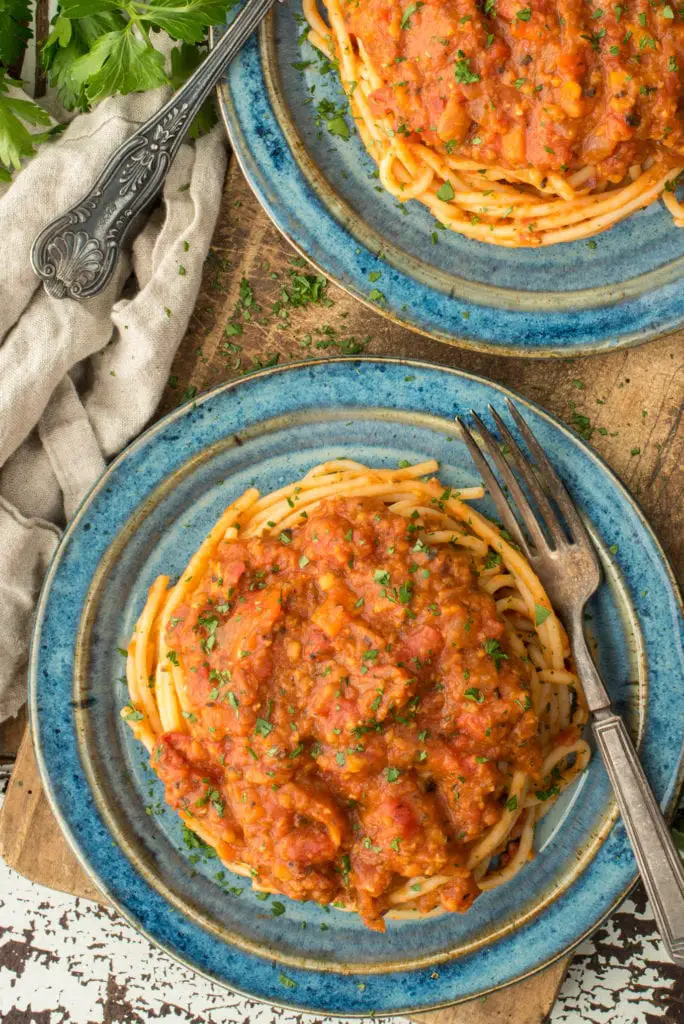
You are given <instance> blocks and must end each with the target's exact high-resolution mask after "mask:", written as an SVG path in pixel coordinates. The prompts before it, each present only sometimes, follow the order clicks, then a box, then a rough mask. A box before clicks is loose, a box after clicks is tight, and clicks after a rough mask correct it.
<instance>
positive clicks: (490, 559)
mask: <svg viewBox="0 0 684 1024" xmlns="http://www.w3.org/2000/svg"><path fill="white" fill-rule="evenodd" d="M497 565H501V555H500V554H499V553H498V552H497V551H488V552H487V555H486V557H485V560H484V567H485V569H494V568H496V566H497Z"/></svg>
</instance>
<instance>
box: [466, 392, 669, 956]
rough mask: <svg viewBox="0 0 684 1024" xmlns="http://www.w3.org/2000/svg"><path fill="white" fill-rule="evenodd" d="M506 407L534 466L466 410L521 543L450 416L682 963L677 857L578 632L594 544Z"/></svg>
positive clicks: (595, 572) (591, 582) (479, 459)
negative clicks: (559, 633)
mask: <svg viewBox="0 0 684 1024" xmlns="http://www.w3.org/2000/svg"><path fill="white" fill-rule="evenodd" d="M508 409H509V411H510V413H511V416H512V417H513V419H514V420H515V422H516V424H517V426H518V429H519V430H520V433H521V435H522V437H523V438H524V440H525V443H526V445H527V447H528V449H529V451H530V452H531V453H532V455H533V457H534V461H535V469H533V468H532V465H531V464H530V463H529V462H528V460H527V459H526V458H525V456H524V454H523V452H522V450H521V448H520V447H519V445H518V443H517V442H516V440H515V438H514V437H513V435H512V434H511V432H510V430H509V429H508V427H507V426H506V424H505V423H504V422H503V420H502V419H501V417H500V416H499V414H498V413H497V412H496V410H495V409H493V408H492V406H491V405H490V406H489V411H490V414H491V416H492V418H493V419H494V422H495V423H496V426H497V429H498V431H499V433H500V435H501V438H502V440H503V441H504V443H505V445H506V446H507V448H506V449H505V450H506V457H504V455H503V453H502V451H501V449H500V447H499V444H498V443H497V441H496V439H495V438H494V437H493V436H492V434H491V433H490V431H489V430H488V429H487V427H486V426H485V424H484V423H483V422H482V420H481V419H480V417H479V416H478V415H477V414H476V413H475V412H472V417H473V419H474V420H475V422H476V424H477V427H478V430H479V432H480V436H481V438H482V443H483V447H484V449H485V451H486V452H487V454H488V455H489V456H490V458H491V459H492V461H493V462H494V463H495V464H496V466H497V468H498V470H499V472H500V473H501V476H502V478H503V480H504V482H505V484H506V486H507V488H508V490H509V491H510V494H511V496H512V498H513V500H514V502H515V505H516V506H517V509H518V516H519V518H520V520H521V521H522V523H523V524H524V526H525V528H526V530H527V532H528V535H529V538H530V540H531V543H528V540H527V538H526V537H525V535H524V534H523V531H522V530H521V528H520V525H519V523H518V519H517V518H516V516H515V515H514V513H513V510H512V508H511V506H510V504H509V502H508V499H507V497H506V495H505V494H504V491H503V490H502V488H501V486H500V485H499V482H498V481H497V479H496V477H495V476H494V473H493V472H492V470H491V468H490V466H489V464H488V462H487V461H486V460H485V458H484V456H483V455H482V452H481V451H480V449H479V448H478V446H477V444H476V442H475V440H474V438H473V436H472V434H471V433H470V431H469V430H468V428H467V427H466V425H465V424H464V423H463V421H462V420H461V418H460V417H457V420H458V424H459V426H460V428H461V430H462V432H463V439H464V441H465V443H466V445H467V447H468V451H469V452H470V454H471V456H472V459H473V461H474V463H475V465H476V466H477V468H478V470H479V471H480V473H481V474H482V479H483V481H484V483H485V486H486V487H487V488H488V489H489V492H490V494H491V496H492V499H493V501H494V503H495V505H496V507H497V509H498V511H499V515H500V516H501V518H502V520H503V523H504V526H505V527H506V529H507V530H508V532H509V534H510V535H511V536H512V537H513V539H514V541H515V543H516V544H518V545H519V547H520V548H521V549H522V550H523V552H524V553H525V556H526V557H527V558H528V560H529V562H530V564H531V565H532V567H533V568H534V570H535V572H536V573H537V575H538V576H539V578H540V580H541V582H542V583H543V585H544V587H545V588H546V592H547V593H548V595H549V598H550V599H551V603H552V604H553V606H554V608H555V609H556V611H557V612H558V613H559V615H560V617H561V619H562V620H563V623H564V625H565V627H566V629H567V630H568V635H569V638H570V643H571V645H572V652H573V655H574V658H575V664H576V666H577V671H578V673H579V677H580V679H581V680H582V686H583V688H584V693H585V695H586V698H587V704H588V706H589V710H590V712H591V713H592V716H593V717H592V727H593V731H594V735H595V737H596V743H597V745H598V748H599V750H600V751H601V756H602V758H603V761H604V764H605V766H606V769H607V770H608V775H609V776H610V781H611V783H612V785H613V790H614V791H615V796H616V799H617V802H618V806H619V808H620V812H621V814H622V819H623V821H624V824H625V828H626V829H627V833H628V835H629V838H630V841H631V843H632V848H633V850H634V853H635V856H636V859H637V864H638V866H639V870H640V872H641V877H642V878H643V880H644V885H645V886H646V891H647V892H648V896H649V899H650V901H651V906H652V907H653V913H654V914H655V918H656V921H657V923H658V927H659V929H660V934H661V936H662V939H663V942H664V944H665V948H666V950H667V952H668V954H669V955H670V957H671V958H672V960H673V961H674V962H675V963H677V964H682V965H684V865H683V864H682V860H681V858H680V856H679V854H678V852H677V849H676V848H675V845H674V843H673V841H672V838H671V836H670V832H669V829H668V827H667V824H666V822H665V819H664V818H663V815H662V814H661V812H660V808H659V807H658V803H657V801H656V799H655V797H654V795H653V793H652V791H651V788H650V786H649V784H648V780H647V778H646V776H645V774H644V770H643V768H642V767H641V764H640V762H639V759H638V757H637V754H636V751H635V750H634V746H633V744H632V741H631V739H630V737H629V734H628V732H627V729H626V727H625V723H624V722H623V720H622V718H621V717H620V716H619V715H616V714H615V712H614V711H613V709H612V706H611V701H610V697H609V696H608V692H607V690H606V688H605V686H604V685H603V681H602V680H601V677H600V675H599V673H598V671H597V669H596V665H595V664H594V661H593V658H592V657H591V655H590V653H589V649H588V647H587V642H586V639H585V636H584V628H583V624H582V623H583V610H584V606H585V604H586V602H587V601H588V599H589V598H590V597H591V595H592V594H593V593H594V592H595V591H596V590H597V588H598V586H599V583H600V582H601V567H600V565H599V561H598V558H597V556H596V551H595V550H594V546H593V544H592V541H591V538H590V537H589V534H588V533H587V530H586V528H585V526H584V523H583V522H582V520H581V519H580V517H579V514H578V512H577V509H576V508H575V506H574V504H573V502H572V499H571V498H570V495H569V494H568V492H567V490H566V489H565V486H564V484H563V483H562V481H561V479H560V477H559V476H558V474H557V473H556V471H555V469H554V468H553V466H552V465H551V462H550V461H549V459H548V457H547V456H546V454H545V453H544V451H543V449H542V448H541V446H540V445H539V443H538V441H537V440H536V438H535V437H534V435H533V434H532V431H531V430H530V428H529V427H528V426H527V424H526V423H525V421H524V420H523V418H522V416H521V415H520V413H519V412H518V411H517V409H516V408H515V406H514V405H513V403H512V402H510V401H508ZM511 464H512V465H513V466H514V467H515V469H516V470H517V473H518V474H519V475H520V478H521V479H522V480H523V481H524V484H525V486H526V488H527V490H528V491H529V493H530V494H531V496H532V498H533V500H534V502H535V504H536V506H537V509H538V515H539V518H538V515H537V513H535V511H534V509H533V508H532V506H531V504H530V502H529V501H528V500H527V497H526V495H525V493H524V491H523V489H522V487H521V486H520V483H519V482H518V478H517V477H516V475H515V474H514V473H513V470H512V468H511ZM547 495H549V496H550V497H551V498H552V499H553V501H554V502H555V503H556V505H557V506H558V508H559V509H560V512H561V514H562V515H563V517H564V519H565V523H566V525H567V527H568V529H569V533H570V536H568V534H567V533H566V531H565V530H564V529H563V526H562V523H561V521H560V520H559V517H558V515H557V514H556V512H555V510H554V508H553V506H552V505H551V502H550V501H549V498H548V497H547ZM540 520H541V522H540ZM542 524H543V525H542ZM547 536H548V538H550V540H549V539H547Z"/></svg>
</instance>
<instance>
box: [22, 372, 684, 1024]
mask: <svg viewBox="0 0 684 1024" xmlns="http://www.w3.org/2000/svg"><path fill="white" fill-rule="evenodd" d="M330 364H349V365H358V364H392V365H398V366H402V367H406V368H417V369H425V370H428V371H438V372H439V373H447V374H449V375H451V376H455V377H461V378H466V379H468V380H472V381H474V382H477V383H478V384H485V385H486V386H488V387H493V388H494V389H495V390H497V391H499V392H500V393H501V394H502V395H505V396H506V395H508V396H511V397H513V398H514V399H515V400H516V401H518V402H520V403H521V404H522V405H523V406H527V407H529V408H531V409H532V410H533V411H534V412H535V413H537V414H538V415H540V416H541V417H542V418H544V419H546V420H547V421H549V422H550V423H551V424H552V425H553V426H554V427H555V428H557V429H560V431H561V432H562V433H563V434H565V435H566V437H568V438H569V439H570V440H571V441H572V442H573V443H575V444H577V445H579V446H580V448H582V449H583V450H584V452H585V453H586V454H587V455H588V456H589V457H590V458H591V459H593V460H594V462H595V463H596V464H597V465H598V467H599V469H600V470H601V471H602V472H603V473H604V474H605V475H606V476H607V477H608V478H609V480H610V481H611V483H612V484H613V486H614V487H617V489H618V490H619V491H620V492H621V494H622V496H623V497H624V498H625V499H626V500H627V501H628V503H629V504H630V505H631V506H632V508H633V510H634V512H635V514H636V515H637V517H638V519H639V522H640V525H641V527H642V528H643V529H645V530H646V531H647V533H648V534H649V536H650V540H651V542H652V543H653V545H654V548H655V551H656V554H657V556H658V559H659V561H660V564H661V565H662V567H663V568H664V570H665V574H666V577H667V580H668V583H669V585H670V591H671V594H672V597H673V598H674V602H675V605H676V609H677V613H678V615H679V617H680V618H681V619H682V621H683V622H684V599H683V597H682V593H681V590H680V587H679V584H678V582H677V579H676V576H675V574H674V570H673V567H672V565H671V563H670V560H669V557H668V555H667V553H666V552H665V551H664V549H663V547H662V544H661V543H660V540H659V538H658V536H657V535H656V533H655V531H654V530H653V528H652V527H651V525H650V523H649V521H648V519H647V517H646V515H645V513H644V511H643V509H642V508H641V506H640V504H639V502H638V501H637V500H636V498H635V497H634V496H633V495H632V494H631V493H630V492H629V491H628V489H627V487H626V486H625V484H623V482H622V481H621V480H620V478H619V476H618V475H617V474H616V473H615V471H614V470H612V469H611V467H610V466H609V465H608V464H607V463H606V462H605V460H604V459H603V457H602V456H601V455H600V454H599V453H598V452H597V451H596V450H595V449H594V448H593V447H592V446H591V445H589V444H587V443H586V442H585V441H584V440H583V439H582V438H580V437H579V436H578V435H577V434H575V433H574V432H573V431H572V430H571V429H570V428H569V427H568V426H567V425H566V424H564V423H563V422H562V421H561V420H559V419H557V418H556V417H555V415H554V414H552V413H551V412H549V411H548V410H546V409H544V408H543V407H542V406H540V405H538V403H536V402H535V401H533V400H531V399H528V398H526V397H525V396H523V395H521V394H520V393H519V392H518V391H516V390H515V389H513V388H509V387H508V386H507V385H504V384H500V383H498V382H497V381H494V380H491V379H489V378H487V377H484V376H482V375H480V374H476V373H472V372H470V371H467V370H463V369H460V368H458V367H450V366H445V365H443V364H440V363H437V362H434V361H432V360H427V359H410V358H402V357H398V356H337V357H331V358H317V359H310V360H298V361H296V362H292V363H286V364H283V365H281V366H274V367H268V368H265V369H262V370H257V371H255V372H253V373H249V374H245V375H244V376H243V377H239V378H236V379H233V380H230V381H225V382H224V383H222V384H218V385H217V386H215V387H213V388H211V389H209V390H207V391H205V392H203V393H202V394H200V395H198V396H197V397H196V399H193V400H190V401H188V402H185V403H183V404H182V405H180V406H178V407H177V408H176V409H172V410H171V411H170V412H168V413H166V414H165V415H164V416H163V417H161V418H160V419H158V420H157V421H156V422H154V423H153V424H151V425H150V426H149V427H148V428H146V429H145V430H144V431H143V432H142V433H141V434H139V435H138V436H137V437H136V438H135V439H134V440H133V441H132V442H130V444H128V445H127V446H126V447H125V448H124V449H123V450H122V451H121V452H120V453H119V454H118V455H117V456H116V457H115V458H114V459H113V460H112V461H111V462H110V463H109V465H108V466H107V467H106V468H105V470H104V472H103V473H102V474H101V476H100V477H98V479H97V480H96V481H95V482H94V484H93V485H92V487H91V488H90V489H89V490H88V492H87V493H86V494H85V495H84V497H83V499H82V500H81V502H80V504H79V505H78V507H77V509H76V511H75V512H74V514H73V516H72V518H71V519H70V521H69V523H68V524H67V526H66V528H65V530H64V532H63V534H62V536H61V538H60V541H59V543H58V545H57V547H56V549H55V551H54V553H53V555H52V558H51V560H50V564H49V566H48V569H47V571H46V574H45V577H44V580H43V583H42V586H41V590H40V594H39V598H38V601H37V603H36V610H35V618H34V625H33V628H32V632H31V641H30V649H29V664H28V703H29V727H30V733H31V739H32V743H33V749H34V753H35V757H36V763H37V765H38V769H39V774H40V778H41V782H42V784H43V788H44V791H45V794H46V796H47V799H48V803H49V805H50V809H51V811H52V813H53V814H54V816H55V818H56V820H57V822H58V824H59V826H60V829H61V831H62V834H63V835H64V837H65V838H66V840H67V842H68V844H69V847H70V849H71V850H72V852H73V853H74V854H75V856H76V858H77V860H78V862H79V864H80V865H81V867H83V869H84V870H85V872H86V873H87V875H88V877H89V878H90V879H91V880H92V881H93V882H94V883H95V885H96V886H97V888H98V889H99V890H100V891H101V892H102V893H103V895H105V896H106V898H107V899H108V900H109V901H110V902H111V904H112V905H113V906H114V908H115V909H116V910H117V912H118V913H120V914H121V916H122V917H123V918H124V919H125V920H126V921H127V922H128V923H129V924H131V925H132V927H134V928H135V930H136V931H137V932H139V933H140V934H142V935H144V936H145V937H146V938H147V939H148V941H149V942H151V943H152V945H154V946H155V947H156V948H158V949H160V950H162V951H163V952H164V953H165V954H167V955H168V956H170V957H171V958H172V959H174V960H175V961H176V962H178V963H180V964H182V965H183V966H184V967H187V968H189V969H190V970H192V971H194V972H195V973H196V974H200V975H201V976H202V977H204V978H206V979H208V980H209V981H211V982H214V983H216V984H219V985H221V986H223V987H224V988H226V989H228V990H229V991H234V992H237V993H238V994H240V995H243V996H244V997H245V998H248V999H251V1000H253V1001H256V1002H261V1003H265V1004H266V1005H273V1006H278V1007H281V1008H284V1009H293V1010H296V1011H299V1012H308V1013H314V1014H315V1013H321V1012H323V1013H325V1014H327V1015H329V1016H331V1017H349V1018H361V1017H366V1016H368V1015H369V1013H370V1009H371V1007H369V1008H368V1010H366V1009H363V1010H359V1011H355V1010H345V1011H344V1012H339V1011H332V1010H330V1009H329V1008H327V1007H320V1008H316V1007H315V1006H313V1005H302V1004H301V1003H297V1002H295V1001H289V1000H288V999H286V998H273V997H271V996H269V997H268V999H263V998H261V997H259V996H255V995H254V994H253V993H252V992H250V991H248V990H246V989H244V988H241V987H239V986H237V985H234V984H229V983H228V982H226V981H225V980H224V979H223V978H222V977H220V976H218V974H216V973H215V972H214V971H212V970H210V969H208V968H203V967H199V966H197V964H196V963H194V962H192V960H191V959H190V958H189V957H187V956H185V955H184V954H183V953H182V952H180V951H179V950H178V949H175V948H173V947H171V946H170V944H169V942H168V941H167V940H165V939H160V938H158V937H156V936H153V935H152V934H151V933H150V931H149V930H148V928H147V927H145V926H144V925H143V924H142V923H141V922H140V921H139V920H137V919H136V917H135V914H134V913H133V911H131V910H129V909H128V908H127V907H125V906H123V905H122V904H121V902H120V901H119V899H118V898H117V897H115V896H114V895H112V892H111V887H110V885H109V883H108V882H106V881H103V879H102V878H101V877H100V875H99V874H98V872H97V869H96V868H95V867H94V866H93V865H91V863H90V860H89V858H88V856H87V855H86V853H85V852H84V851H83V850H82V849H81V848H80V846H79V843H78V838H77V836H76V834H75V832H74V829H73V828H72V826H71V824H70V823H69V822H68V821H67V819H66V815H65V814H64V813H63V812H62V810H61V807H60V804H59V800H58V797H57V795H56V792H55V790H54V788H53V783H52V779H51V776H50V773H49V771H48V767H47V764H46V761H45V757H44V752H43V748H42V745H41V741H40V740H41V724H40V716H39V709H38V707H37V703H38V702H37V691H38V686H39V683H38V679H37V675H38V672H37V668H38V664H39V660H40V653H39V648H40V631H41V626H42V622H43V618H44V614H45V610H46V606H47V604H48V601H49V598H50V590H51V584H52V580H53V578H54V576H55V574H56V572H57V570H58V568H59V565H60V562H61V559H62V555H63V552H64V551H65V550H66V547H67V544H68V542H69V540H70V538H71V536H72V534H73V533H74V532H75V531H76V529H77V527H78V524H79V522H80V520H81V518H82V517H83V515H84V514H85V512H86V511H87V509H88V508H89V506H90V504H91V503H92V501H93V500H94V498H95V497H96V495H98V494H99V492H100V490H101V489H102V488H104V487H105V486H106V484H107V483H108V481H109V478H110V476H111V475H112V474H113V473H114V471H115V470H116V469H117V468H118V466H119V464H120V463H122V462H123V461H124V460H125V459H126V458H127V457H129V456H130V455H131V454H132V453H133V452H135V451H137V450H138V449H139V448H141V447H144V446H145V445H146V444H148V443H149V442H150V440H151V439H152V438H153V437H154V436H155V435H156V434H157V433H159V432H160V431H162V430H163V429H164V428H166V426H168V425H169V424H171V423H173V422H174V421H175V420H179V419H181V418H182V417H183V416H184V415H186V414H187V413H188V412H190V411H191V410H192V409H193V408H194V407H197V406H200V405H202V404H204V403H205V402H209V401H211V400H212V399H213V398H215V397H217V396H218V395H219V394H222V393H225V392H231V391H233V390H234V389H236V388H238V387H239V386H240V385H241V384H242V383H249V382H251V381H253V380H256V379H261V378H267V377H272V376H277V375H280V374H286V373H288V372H289V371H291V370H302V369H307V368H311V367H315V366H318V367H320V366H327V365H330ZM112 542H113V538H112V540H110V542H109V543H110V544H111V543H112ZM108 546H109V545H108ZM647 667H648V663H647ZM682 753H683V754H684V747H683V748H682ZM682 789H684V756H682V755H681V754H680V762H679V770H678V772H677V777H676V779H675V780H674V784H673V788H672V793H671V795H670V799H669V800H668V804H667V808H666V811H665V816H666V819H668V820H669V818H670V817H671V816H672V813H673V810H674V808H675V807H676V804H677V801H678V799H679V796H680V794H681V792H682ZM617 821H618V819H617V818H616V820H615V821H614V823H613V825H612V827H611V829H610V831H609V833H608V835H610V834H612V832H613V831H614V828H615V826H616V825H617ZM638 879H639V874H638V872H637V873H635V874H634V875H633V877H632V878H631V879H630V881H629V882H628V883H627V885H626V886H625V888H624V890H623V891H621V892H620V893H619V894H618V896H617V897H616V898H615V900H614V901H613V903H612V904H611V906H610V907H609V908H608V909H607V910H606V911H605V912H604V913H603V914H602V915H601V916H600V918H598V919H597V920H596V921H594V922H593V923H592V924H591V925H590V926H589V927H588V928H586V929H585V930H584V931H583V932H582V934H581V935H580V936H578V937H577V938H575V939H573V941H572V942H571V943H570V944H568V945H567V946H565V947H564V948H563V949H562V950H560V951H559V952H556V953H554V954H553V955H551V956H550V957H549V958H548V959H545V960H544V961H543V962H542V963H540V964H538V965H536V966H535V967H533V968H531V969H529V970H527V971H523V972H522V973H519V974H516V976H515V977H513V978H511V979H509V980H507V981H505V982H501V983H499V984H495V985H491V986H488V987H487V988H484V989H482V990H480V991H478V992H477V993H476V994H475V995H472V994H471V995H467V996H459V997H458V998H456V999H447V1000H441V1001H438V1002H432V1003H426V1004H420V1005H419V1006H418V1007H416V1006H411V1005H407V1006H405V1007H403V1008H400V1009H393V1010H391V1011H389V1012H387V1011H378V1014H379V1015H383V1016H401V1015H403V1014H406V1013H414V1012H429V1011H430V1010H437V1009H443V1008H446V1007H449V1006H455V1005H458V1004H460V1003H464V1002H468V1001H469V1000H470V999H472V998H480V997H482V996H485V995H489V994H491V993H493V992H496V991H500V990H502V989H505V988H508V987H510V986H511V985H514V984H516V983H517V982H519V981H523V980H525V979H526V978H530V977H533V976H534V975H535V974H538V973H539V972H541V971H543V970H545V969H546V968H547V967H551V966H552V965H553V964H555V963H557V962H558V961H559V960H562V959H563V958H564V957H566V956H568V955H569V954H571V953H572V951H573V950H575V949H576V948H577V947H578V946H579V945H580V944H581V943H582V942H583V941H584V940H585V939H586V938H587V937H588V936H589V935H591V934H592V933H593V932H594V931H595V930H596V929H597V928H599V927H600V926H601V924H602V923H603V922H604V921H605V920H607V918H609V917H610V915H611V914H612V913H613V912H614V911H615V909H616V908H617V907H618V906H619V905H620V904H621V903H622V902H623V901H624V899H625V898H626V897H627V896H628V895H629V893H630V892H631V891H632V889H633V888H634V886H635V884H636V883H637V881H638ZM142 881H143V882H144V879H142ZM228 945H229V944H228ZM239 952H240V953H242V952H244V951H242V950H239ZM247 955H251V956H254V955H255V954H247ZM260 959H261V960H262V961H263V962H267V961H268V960H269V959H270V958H269V957H268V956H267V955H264V956H262V957H260ZM449 962H450V961H448V960H447V961H445V963H449ZM311 973H312V974H313V975H315V974H316V972H315V971H312V972H311ZM333 976H335V975H333ZM379 976H380V977H382V975H379Z"/></svg>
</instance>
